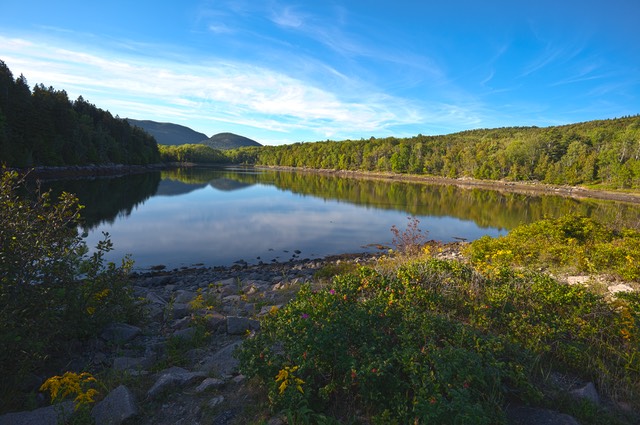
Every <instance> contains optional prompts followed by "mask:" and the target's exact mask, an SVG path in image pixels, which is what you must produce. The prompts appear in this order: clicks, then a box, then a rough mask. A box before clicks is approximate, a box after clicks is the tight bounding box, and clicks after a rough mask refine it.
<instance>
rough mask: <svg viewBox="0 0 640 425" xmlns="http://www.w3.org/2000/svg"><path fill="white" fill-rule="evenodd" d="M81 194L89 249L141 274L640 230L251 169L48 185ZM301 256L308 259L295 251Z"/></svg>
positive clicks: (517, 204) (465, 197) (538, 200)
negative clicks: (99, 248)
mask: <svg viewBox="0 0 640 425" xmlns="http://www.w3.org/2000/svg"><path fill="white" fill-rule="evenodd" d="M44 186H45V188H47V187H51V188H52V189H53V190H54V191H60V190H66V191H68V192H73V193H76V194H77V195H78V197H79V198H80V201H81V203H82V204H84V205H86V208H85V210H84V220H85V228H84V229H83V230H84V232H85V235H86V241H87V244H88V245H89V246H95V244H96V243H97V242H98V241H99V240H100V239H101V238H102V232H108V233H109V234H110V235H111V240H112V242H113V243H114V246H115V250H114V251H112V252H111V253H110V254H109V256H108V259H109V260H111V261H119V259H120V258H122V257H123V256H124V255H125V254H131V255H132V258H133V259H134V260H135V265H136V268H147V267H150V266H153V265H158V264H164V265H166V266H167V267H170V268H174V267H181V266H190V265H194V264H204V265H207V266H216V265H231V264H233V263H234V262H236V261H239V260H244V261H246V262H248V263H250V264H256V263H258V262H260V261H263V262H272V261H274V260H275V261H278V262H285V261H288V260H289V259H291V258H292V257H293V256H294V255H298V256H299V258H318V257H324V256H326V255H330V254H339V253H347V252H364V251H376V250H377V249H376V248H374V247H372V245H375V244H380V245H386V246H391V240H392V234H391V232H390V228H391V226H392V225H396V226H398V227H400V228H404V227H405V226H406V224H407V217H408V216H415V217H417V218H418V219H419V220H420V228H421V229H423V232H428V235H427V236H428V238H429V239H436V240H442V241H452V240H455V239H456V238H464V239H467V240H474V239H477V238H479V237H481V236H483V235H490V236H497V235H499V234H504V233H506V232H507V231H508V230H509V229H511V228H513V227H514V226H516V225H518V224H521V223H527V222H530V221H533V220H536V219H540V218H543V217H555V216H559V215H562V214H566V213H570V212H576V213H580V214H585V215H588V216H597V217H599V218H603V219H605V220H608V221H610V220H623V221H624V220H630V221H633V220H638V217H639V210H638V207H637V206H629V205H626V204H616V203H607V202H596V201H582V202H580V201H577V200H572V199H565V198H560V197H554V196H527V195H516V194H501V193H498V192H494V191H486V190H477V189H460V188H455V187H451V186H440V185H426V184H412V183H404V182H381V181H373V180H361V179H344V178H339V177H334V176H320V175H315V174H310V173H296V172H286V171H272V170H269V171H266V170H254V169H242V168H234V169H230V168H226V169H213V168H193V169H180V170H171V171H166V172H165V171H163V172H151V173H147V174H140V175H133V176H127V177H118V178H101V179H83V180H68V181H56V182H48V183H45V184H44ZM297 251H299V254H296V252H297Z"/></svg>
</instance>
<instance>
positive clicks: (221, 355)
mask: <svg viewBox="0 0 640 425" xmlns="http://www.w3.org/2000/svg"><path fill="white" fill-rule="evenodd" d="M240 344H242V341H236V342H234V343H233V344H229V345H227V346H226V347H224V348H222V349H221V350H219V351H217V352H216V353H215V354H213V355H212V356H209V357H207V358H205V359H204V360H203V361H202V364H201V365H200V367H199V368H198V369H199V370H202V371H203V372H206V373H209V374H211V373H215V374H218V375H219V376H223V377H224V376H231V375H233V374H234V373H235V372H236V371H237V369H238V365H239V364H240V362H239V361H238V359H236V358H235V357H234V356H233V353H234V352H235V351H236V349H237V348H238V347H239V346H240Z"/></svg>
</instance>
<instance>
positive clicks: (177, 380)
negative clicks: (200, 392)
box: [147, 367, 207, 399]
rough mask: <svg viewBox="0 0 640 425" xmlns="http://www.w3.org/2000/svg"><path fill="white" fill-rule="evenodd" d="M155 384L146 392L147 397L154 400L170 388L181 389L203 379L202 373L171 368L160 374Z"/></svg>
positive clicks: (204, 375) (203, 374)
mask: <svg viewBox="0 0 640 425" xmlns="http://www.w3.org/2000/svg"><path fill="white" fill-rule="evenodd" d="M158 375H159V377H158V379H157V380H156V382H155V384H153V386H152V387H151V389H149V391H147V397H148V398H150V399H153V398H156V397H158V396H159V395H161V394H162V393H164V392H165V391H168V390H169V389H172V388H177V387H183V386H187V385H190V384H192V383H193V382H194V381H196V380H198V379H201V378H205V377H206V376H207V375H206V374H205V373H203V372H189V371H188V370H186V369H183V368H181V367H172V368H169V369H165V370H163V371H162V372H160V373H159V374H158Z"/></svg>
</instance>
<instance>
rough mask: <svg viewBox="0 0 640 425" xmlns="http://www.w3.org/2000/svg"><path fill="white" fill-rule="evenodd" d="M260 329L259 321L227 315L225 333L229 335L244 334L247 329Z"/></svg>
mask: <svg viewBox="0 0 640 425" xmlns="http://www.w3.org/2000/svg"><path fill="white" fill-rule="evenodd" d="M257 330H260V322H258V321H257V320H254V319H249V318H246V317H238V316H229V317H227V333H228V334H229V335H244V334H245V333H247V331H257Z"/></svg>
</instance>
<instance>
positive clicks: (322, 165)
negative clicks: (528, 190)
mask: <svg viewBox="0 0 640 425" xmlns="http://www.w3.org/2000/svg"><path fill="white" fill-rule="evenodd" d="M639 123H640V116H632V117H626V118H619V119H612V120H600V121H590V122H585V123H579V124H571V125H565V126H559V127H549V128H538V127H508V128H498V129H489V130H487V129H483V130H471V131H463V132H460V133H454V134H449V135H443V136H423V135H421V134H419V135H417V136H415V137H411V138H406V139H397V138H394V137H389V138H381V139H376V138H371V139H367V140H365V139H361V140H344V141H341V142H334V141H328V140H327V141H325V142H316V143H295V144H292V145H283V146H263V147H259V148H254V147H252V148H243V149H237V150H234V151H230V152H225V155H227V157H228V158H229V160H230V161H232V162H234V163H249V164H257V165H271V166H288V167H307V168H316V169H336V170H362V171H376V172H390V171H392V172H395V173H412V174H426V175H433V176H440V177H452V178H458V177H473V178H477V179H488V180H501V179H504V180H512V181H543V182H545V183H551V184H566V185H576V184H589V185H596V184H597V185H602V186H604V187H611V188H623V189H624V188H626V189H629V188H633V189H638V188H640V124H639Z"/></svg>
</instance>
